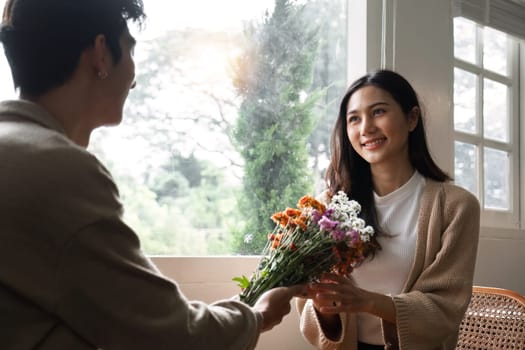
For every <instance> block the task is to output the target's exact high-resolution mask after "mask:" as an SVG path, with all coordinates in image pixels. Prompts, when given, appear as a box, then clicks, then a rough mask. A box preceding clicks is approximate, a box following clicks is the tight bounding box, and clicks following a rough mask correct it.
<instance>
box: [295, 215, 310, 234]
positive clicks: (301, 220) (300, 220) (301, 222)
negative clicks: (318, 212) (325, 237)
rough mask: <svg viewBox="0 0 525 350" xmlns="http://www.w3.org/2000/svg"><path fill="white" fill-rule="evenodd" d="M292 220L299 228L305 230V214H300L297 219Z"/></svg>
mask: <svg viewBox="0 0 525 350" xmlns="http://www.w3.org/2000/svg"><path fill="white" fill-rule="evenodd" d="M294 222H295V223H296V224H297V225H298V226H299V227H300V228H301V230H303V231H306V229H307V226H306V216H304V215H301V216H299V217H298V218H297V219H295V220H294Z"/></svg>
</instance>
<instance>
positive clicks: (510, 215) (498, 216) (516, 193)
mask: <svg viewBox="0 0 525 350" xmlns="http://www.w3.org/2000/svg"><path fill="white" fill-rule="evenodd" d="M484 28H485V27H484V26H483V25H482V24H479V23H476V55H477V57H476V58H477V59H476V62H477V63H470V62H467V61H464V60H462V59H460V58H457V57H454V68H459V69H461V70H464V71H466V72H469V73H472V74H474V75H476V76H477V78H478V80H477V84H478V85H477V89H478V94H477V95H476V99H477V100H476V126H477V133H476V134H470V133H466V132H462V131H457V130H454V142H455V141H459V142H464V143H468V144H471V145H474V146H476V147H477V159H478V162H477V169H476V173H477V194H478V199H479V201H480V205H481V209H482V211H481V225H482V226H484V227H497V228H504V229H519V228H520V227H523V224H522V223H521V224H520V221H522V220H520V219H521V218H523V217H525V216H524V215H525V214H524V213H521V215H520V207H523V205H521V206H520V203H521V202H523V201H524V200H525V198H522V197H523V196H522V195H520V194H521V191H520V174H522V173H523V171H520V167H523V164H520V163H521V162H520V153H521V152H520V143H523V142H522V140H520V85H522V84H521V83H522V82H523V79H520V77H519V74H520V69H519V68H520V64H521V66H522V67H525V66H524V65H523V58H520V56H521V57H523V55H520V54H519V52H520V46H523V44H520V43H519V40H518V39H515V38H513V40H512V42H511V45H510V47H509V54H508V56H507V64H508V66H509V70H508V72H509V73H508V74H509V75H508V76H503V75H501V74H498V73H494V72H492V71H489V70H487V69H485V68H483V40H481V38H482V36H483V29H484ZM521 74H522V75H523V72H522V73H521ZM484 78H489V79H490V80H493V81H496V82H499V83H502V84H504V85H507V86H509V90H510V91H509V92H510V93H509V95H508V101H507V103H508V106H509V110H508V113H509V116H508V117H509V125H508V127H509V141H508V143H506V142H500V141H494V140H490V139H486V138H484V136H483V116H482V115H481V113H482V108H483V98H484V93H483V79H484ZM521 94H523V92H521ZM522 100H523V99H522ZM522 108H523V107H522ZM522 135H525V134H523V131H522ZM486 146H487V147H490V148H494V149H497V150H501V151H505V152H508V153H509V154H510V159H509V197H510V198H509V209H508V210H496V209H490V208H485V205H484V195H485V193H484V170H483V169H484V157H483V154H484V147H486ZM521 212H523V209H521Z"/></svg>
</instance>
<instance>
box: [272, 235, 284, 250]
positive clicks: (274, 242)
mask: <svg viewBox="0 0 525 350" xmlns="http://www.w3.org/2000/svg"><path fill="white" fill-rule="evenodd" d="M282 236H283V235H282V234H281V233H277V234H269V235H268V239H269V240H270V241H272V250H273V249H276V248H277V247H279V244H281V238H282Z"/></svg>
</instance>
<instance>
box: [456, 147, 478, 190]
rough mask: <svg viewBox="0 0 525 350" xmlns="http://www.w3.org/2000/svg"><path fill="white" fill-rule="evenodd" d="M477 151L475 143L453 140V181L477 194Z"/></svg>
mask: <svg viewBox="0 0 525 350" xmlns="http://www.w3.org/2000/svg"><path fill="white" fill-rule="evenodd" d="M477 168H478V152H477V147H476V146H475V145H472V144H469V143H464V142H459V141H456V142H454V181H455V183H456V185H458V186H461V187H463V188H465V189H467V190H469V191H470V192H472V193H474V194H476V195H477V194H478V181H477V178H478V176H477Z"/></svg>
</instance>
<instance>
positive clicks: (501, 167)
mask: <svg viewBox="0 0 525 350" xmlns="http://www.w3.org/2000/svg"><path fill="white" fill-rule="evenodd" d="M483 154H484V158H485V159H484V160H483V164H484V187H485V188H484V191H483V193H484V197H485V198H484V201H485V207H486V208H490V209H497V210H509V209H510V205H509V203H510V195H509V189H510V184H509V178H510V169H509V165H510V163H509V154H508V153H507V152H504V151H500V150H497V149H493V148H489V147H485V148H484V150H483Z"/></svg>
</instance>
